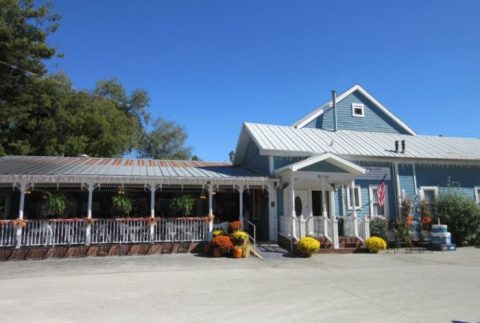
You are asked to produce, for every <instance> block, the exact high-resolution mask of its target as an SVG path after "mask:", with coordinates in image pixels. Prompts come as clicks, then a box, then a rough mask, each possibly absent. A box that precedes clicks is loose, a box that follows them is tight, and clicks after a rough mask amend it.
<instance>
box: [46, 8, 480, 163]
mask: <svg viewBox="0 0 480 323" xmlns="http://www.w3.org/2000/svg"><path fill="white" fill-rule="evenodd" d="M53 5H54V11H55V12H57V13H59V14H60V15H62V16H63V19H62V21H61V25H60V28H59V29H58V31H57V32H56V33H55V34H53V35H52V36H51V37H50V38H49V43H50V44H51V45H53V46H55V47H56V48H57V49H58V50H59V51H60V52H63V53H65V57H64V58H62V59H60V60H57V61H56V64H57V66H56V67H55V68H52V69H51V71H52V72H55V71H65V72H66V73H67V74H68V75H69V76H70V77H71V79H72V81H73V83H74V85H75V87H77V88H79V89H80V88H83V89H91V88H93V87H94V86H95V83H96V81H98V80H100V79H106V78H111V77H117V78H118V79H119V80H120V81H121V82H122V83H123V84H124V85H125V86H126V88H127V89H129V90H133V89H135V88H143V89H145V90H147V91H148V92H149V93H150V96H151V105H150V110H151V112H152V114H153V115H154V116H162V117H164V118H166V119H169V120H173V121H175V122H177V123H179V124H180V125H183V126H184V127H185V128H186V130H187V132H188V133H189V139H188V145H190V146H192V147H193V148H194V153H195V154H197V155H198V156H200V157H201V158H202V159H204V160H220V161H221V160H227V159H228V152H229V151H230V150H232V149H234V148H235V145H236V141H237V137H238V134H239V132H240V128H241V124H242V122H244V121H248V122H259V123H272V124H282V125H290V124H291V123H293V122H294V121H296V120H297V119H299V118H301V117H302V116H303V115H305V114H307V113H308V112H310V111H311V110H313V109H314V108H315V107H317V106H319V105H321V104H323V103H324V102H326V101H327V100H328V99H329V97H330V90H332V89H336V90H337V92H342V91H344V90H346V89H347V88H349V87H350V86H352V85H354V84H355V83H359V84H361V85H362V86H364V87H365V88H366V89H367V90H368V91H369V92H370V93H372V94H373V95H374V96H375V97H376V98H377V99H378V100H379V101H380V102H382V103H383V104H384V105H385V106H387V107H388V108H389V109H390V110H392V112H394V113H395V114H396V115H398V116H399V117H400V118H401V119H402V120H403V121H405V122H406V123H407V124H408V125H409V126H410V127H412V128H413V129H414V130H415V131H416V132H417V133H420V134H435V135H436V134H443V135H453V136H466V137H480V122H479V120H480V118H479V117H480V113H479V109H480V100H479V99H478V98H477V97H476V94H478V93H480V24H479V23H478V22H479V21H480V1H474V0H472V1H433V0H432V1H320V0H318V1H279V0H273V1H225V0H219V1H198V0H191V1H183V0H176V1H173V0H172V1H153V0H151V1H133V0H132V1H129V0H122V1H110V0H108V1H107V0H102V1H100V0H99V1H88V2H87V1H84V0H81V1H80V0H68V1H67V0H63V1H60V0H53Z"/></svg>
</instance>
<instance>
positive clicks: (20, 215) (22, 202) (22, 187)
mask: <svg viewBox="0 0 480 323" xmlns="http://www.w3.org/2000/svg"><path fill="white" fill-rule="evenodd" d="M19 190H20V206H19V208H18V218H19V219H23V209H24V207H25V193H26V192H27V184H26V183H25V182H21V183H20V186H19Z"/></svg>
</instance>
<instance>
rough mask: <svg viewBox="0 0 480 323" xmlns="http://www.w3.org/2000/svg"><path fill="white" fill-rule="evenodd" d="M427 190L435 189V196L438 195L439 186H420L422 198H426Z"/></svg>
mask: <svg viewBox="0 0 480 323" xmlns="http://www.w3.org/2000/svg"><path fill="white" fill-rule="evenodd" d="M425 191H433V196H434V198H437V196H438V186H420V199H421V200H423V199H424V198H425Z"/></svg>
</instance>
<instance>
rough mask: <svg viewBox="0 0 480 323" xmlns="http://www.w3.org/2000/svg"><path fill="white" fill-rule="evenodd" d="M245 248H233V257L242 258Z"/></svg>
mask: <svg viewBox="0 0 480 323" xmlns="http://www.w3.org/2000/svg"><path fill="white" fill-rule="evenodd" d="M242 256H243V250H242V248H240V247H235V248H233V258H242Z"/></svg>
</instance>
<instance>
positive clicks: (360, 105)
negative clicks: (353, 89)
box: [352, 103, 365, 118]
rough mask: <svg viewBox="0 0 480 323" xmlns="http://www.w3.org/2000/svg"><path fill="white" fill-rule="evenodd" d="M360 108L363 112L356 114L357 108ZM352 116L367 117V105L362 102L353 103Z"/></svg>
mask: <svg viewBox="0 0 480 323" xmlns="http://www.w3.org/2000/svg"><path fill="white" fill-rule="evenodd" d="M356 109H360V110H361V111H362V113H360V114H356V113H355V110H356ZM352 117H357V118H364V117H365V105H364V104H362V103H352Z"/></svg>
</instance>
